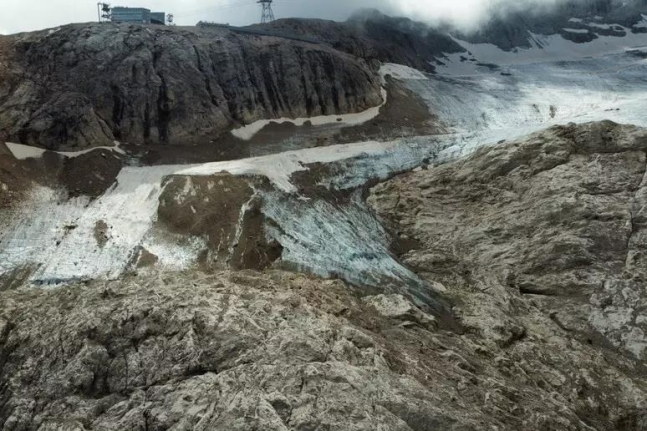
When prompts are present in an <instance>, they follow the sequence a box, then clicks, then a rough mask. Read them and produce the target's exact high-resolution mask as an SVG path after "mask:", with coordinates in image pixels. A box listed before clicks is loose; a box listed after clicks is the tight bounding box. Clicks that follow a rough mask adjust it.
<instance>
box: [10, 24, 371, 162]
mask: <svg viewBox="0 0 647 431" xmlns="http://www.w3.org/2000/svg"><path fill="white" fill-rule="evenodd" d="M0 74H2V77H3V79H2V82H1V83H0V140H6V141H10V142H18V143H23V144H28V145H35V146H40V147H44V148H48V149H70V148H78V147H90V146H101V145H111V144H112V142H113V141H114V140H119V141H124V142H130V143H169V144H185V143H195V142H200V143H204V142H207V143H208V142H209V141H210V140H212V139H214V138H215V137H217V136H218V135H220V134H222V133H223V132H226V131H228V130H231V129H232V128H233V127H236V126H240V125H243V124H248V123H250V122H253V121H255V120H258V119H264V118H280V117H292V118H297V117H308V116H316V115H334V114H342V113H352V112H359V111H363V110H366V109H368V108H370V107H374V106H377V105H380V103H381V102H382V97H381V92H380V84H381V83H380V78H379V76H378V74H377V72H376V70H373V69H372V68H371V67H369V65H368V64H367V63H366V62H365V61H363V60H361V59H358V58H357V57H354V56H351V55H348V54H345V53H342V52H340V51H337V50H335V49H332V48H330V47H328V46H325V45H322V44H315V43H308V42H301V41H297V40H294V39H286V38H280V37H270V36H261V35H254V34H245V33H237V32H232V31H230V30H227V29H224V28H210V29H197V28H168V27H156V26H127V25H120V26H117V25H112V24H106V25H99V24H79V25H69V26H64V27H62V28H60V29H54V30H49V31H42V32H37V33H28V34H18V35H15V36H10V37H0Z"/></svg>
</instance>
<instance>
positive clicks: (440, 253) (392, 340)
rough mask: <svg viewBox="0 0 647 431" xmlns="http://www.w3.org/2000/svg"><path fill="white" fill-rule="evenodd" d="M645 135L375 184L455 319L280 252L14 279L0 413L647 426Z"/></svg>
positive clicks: (458, 164)
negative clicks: (327, 276)
mask: <svg viewBox="0 0 647 431" xmlns="http://www.w3.org/2000/svg"><path fill="white" fill-rule="evenodd" d="M646 151H647V131H646V130H644V129H640V128H636V127H633V126H621V125H617V124H614V123H610V122H603V123H592V124H586V125H582V126H575V125H569V126H560V127H553V128H551V129H549V130H547V131H544V132H541V133H537V134H534V135H532V136H530V137H528V138H526V139H522V140H519V141H515V142H510V143H502V144H499V145H497V146H494V147H490V148H484V149H481V150H479V151H478V152H476V153H475V154H473V155H472V156H470V157H468V158H466V159H462V160H458V161H454V162H451V163H448V164H445V165H442V166H426V167H425V168H422V169H417V171H416V172H412V173H406V174H403V175H401V176H398V177H397V178H394V179H392V180H390V181H387V182H386V183H383V184H380V185H377V186H376V187H374V188H373V189H372V191H371V193H370V196H369V203H370V204H371V205H372V207H373V208H374V209H375V210H376V211H377V213H378V214H379V215H380V216H381V217H382V219H383V220H384V222H385V223H386V224H387V225H388V226H389V227H390V228H391V230H392V231H393V232H394V233H395V234H398V241H396V242H397V245H398V246H399V247H398V248H397V250H396V252H397V253H398V254H399V255H400V258H401V259H402V261H403V262H405V263H406V264H407V265H409V267H410V268H412V269H413V270H415V271H416V272H417V273H418V275H419V276H420V277H423V278H425V279H426V280H427V281H428V282H429V283H433V285H434V286H435V288H436V289H437V290H439V291H444V292H445V295H446V296H447V297H449V298H451V300H452V302H453V303H454V305H455V308H454V310H455V312H456V315H457V317H458V318H459V319H460V320H461V322H462V323H463V326H464V328H465V331H464V332H463V333H461V334H457V333H454V332H451V331H446V330H443V329H440V327H439V325H438V324H437V321H436V319H435V318H434V317H433V316H431V315H429V314H426V313H425V312H423V311H422V310H420V309H418V308H416V307H415V306H414V305H412V304H411V303H410V302H409V301H408V300H407V299H405V298H404V297H402V296H400V295H397V294H383V295H372V296H367V297H363V298H361V297H360V296H359V295H357V294H356V292H357V290H353V289H352V288H351V287H349V286H347V285H346V284H344V283H342V282H340V281H324V280H321V279H317V278H313V277H308V276H304V275H295V274H289V273H286V272H278V271H262V272H252V271H242V272H216V273H212V274H209V275H205V274H200V273H197V272H191V273H181V274H171V273H161V274H156V273H149V274H144V273H140V274H135V275H132V276H127V277H124V278H123V279H122V280H119V281H114V282H98V281H97V282H90V283H87V284H78V285H75V286H68V287H66V288H65V289H55V290H49V291H47V290H33V289H25V290H21V289H18V290H7V291H4V292H0V302H2V303H3V304H4V306H3V307H2V310H0V424H2V426H3V427H4V429H6V430H37V429H38V430H55V429H56V430H58V429H66V430H75V431H81V430H90V429H94V430H123V429H156V430H162V429H176V430H196V429H197V430H200V429H221V430H228V431H229V430H249V429H262V430H312V429H329V430H340V431H341V430H349V429H353V430H367V431H368V430H375V429H382V430H389V431H390V430H398V431H412V430H413V431H418V430H428V429H443V430H483V429H499V430H520V429H523V430H555V429H560V430H591V429H596V430H610V429H616V430H644V429H647V416H646V415H645V412H646V411H647V409H646V408H647V379H646V378H645V360H646V357H647V352H646V348H647V339H646V337H645V333H646V332H647V328H646V327H645V325H646V321H645V312H646V310H647V292H646V291H645V288H644V277H645V271H647V267H646V265H645V261H644V250H645V247H646V245H647V239H646V237H645V235H644V229H645V226H646V225H645V219H644V208H645V192H646V189H645V187H646V185H647V183H646V182H645V167H646V163H647V157H646V155H645V152H646ZM142 271H144V270H142Z"/></svg>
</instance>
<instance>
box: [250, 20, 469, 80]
mask: <svg viewBox="0 0 647 431" xmlns="http://www.w3.org/2000/svg"><path fill="white" fill-rule="evenodd" d="M252 28H255V29H259V30H261V29H263V30H270V31H275V32H280V33H285V34H294V35H298V36H303V37H310V38H315V39H317V40H320V41H322V42H324V43H326V44H329V45H331V46H332V47H333V48H335V49H338V50H340V51H343V52H347V53H350V54H353V55H355V56H358V57H361V58H364V59H367V60H377V61H381V62H383V63H398V64H405V65H408V66H411V67H413V68H416V69H419V70H424V71H427V72H433V71H434V66H433V65H432V64H431V63H430V61H431V60H432V59H433V58H434V57H443V56H444V55H445V54H447V53H454V52H464V51H465V49H464V48H463V47H462V46H460V45H459V44H458V43H457V42H456V41H455V40H454V39H452V38H451V37H450V35H449V34H447V32H446V31H444V30H440V29H435V28H432V27H429V26H428V25H426V24H423V23H421V22H416V21H412V20H410V19H408V18H396V17H390V16H387V15H384V14H382V13H380V12H378V11H376V10H366V11H362V12H358V13H356V14H354V15H353V16H352V17H351V18H350V19H349V20H348V21H346V22H342V23H340V22H333V21H323V20H304V19H281V20H276V21H273V22H272V23H269V24H267V25H263V26H252Z"/></svg>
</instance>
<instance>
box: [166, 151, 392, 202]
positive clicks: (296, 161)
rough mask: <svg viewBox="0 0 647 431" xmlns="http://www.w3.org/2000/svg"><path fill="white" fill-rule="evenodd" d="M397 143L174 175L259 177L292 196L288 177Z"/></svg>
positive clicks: (266, 158)
mask: <svg viewBox="0 0 647 431" xmlns="http://www.w3.org/2000/svg"><path fill="white" fill-rule="evenodd" d="M397 143H398V142H397V141H394V142H375V141H369V142H361V143H357V144H344V145H333V146H328V147H317V148H308V149H304V150H295V151H287V152H285V153H279V154H272V155H268V156H262V157H254V158H250V159H242V160H232V161H227V162H214V163H205V164H202V165H198V166H194V167H190V168H187V169H182V170H180V171H178V172H176V174H177V175H189V176H191V175H197V176H209V175H214V174H217V173H220V172H228V173H230V174H232V175H261V176H265V177H267V178H269V179H270V181H272V183H273V184H274V185H275V186H276V187H277V188H278V189H280V190H283V191H284V192H288V193H294V192H296V191H297V189H296V187H294V185H293V184H292V183H291V181H290V177H291V176H292V174H293V173H295V172H298V171H304V170H306V169H307V167H306V165H307V164H312V163H330V162H335V161H338V160H343V159H347V158H350V157H355V156H358V155H360V154H362V155H367V156H368V155H374V154H379V153H382V152H384V151H386V150H387V149H389V148H392V147H393V146H395V145H397Z"/></svg>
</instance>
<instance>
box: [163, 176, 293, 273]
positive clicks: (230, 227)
mask: <svg viewBox="0 0 647 431" xmlns="http://www.w3.org/2000/svg"><path fill="white" fill-rule="evenodd" d="M253 193H254V192H253V190H252V188H251V187H250V185H249V183H248V179H246V178H244V177H236V176H232V175H231V174H228V173H222V174H216V175H212V176H205V177H188V176H171V177H169V178H168V179H167V182H166V183H165V188H164V192H163V193H162V195H161V196H160V205H159V209H158V223H159V224H160V225H161V226H163V227H165V228H166V229H168V230H169V231H170V232H171V233H175V234H181V235H182V236H188V235H191V236H199V237H204V238H206V239H207V245H208V249H209V252H208V254H207V256H206V257H205V258H204V259H203V264H204V265H205V266H206V267H208V268H212V267H223V266H228V267H230V268H234V269H263V268H266V267H268V266H270V265H271V264H272V262H274V261H275V260H276V259H277V258H278V257H280V254H281V249H280V246H278V245H277V244H268V243H267V242H266V240H265V235H264V231H263V224H264V223H263V222H264V219H263V215H262V213H261V211H260V202H256V201H254V200H253V199H252V197H253Z"/></svg>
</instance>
